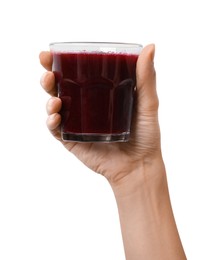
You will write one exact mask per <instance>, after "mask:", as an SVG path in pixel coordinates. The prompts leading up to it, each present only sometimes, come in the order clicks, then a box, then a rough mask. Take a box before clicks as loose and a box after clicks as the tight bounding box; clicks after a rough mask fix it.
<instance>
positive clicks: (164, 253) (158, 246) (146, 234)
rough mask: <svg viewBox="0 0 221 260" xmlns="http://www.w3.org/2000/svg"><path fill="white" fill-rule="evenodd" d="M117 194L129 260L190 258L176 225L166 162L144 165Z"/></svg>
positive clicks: (158, 161)
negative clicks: (184, 248) (185, 252)
mask: <svg viewBox="0 0 221 260" xmlns="http://www.w3.org/2000/svg"><path fill="white" fill-rule="evenodd" d="M112 188H113V190H114V193H115V197H116V201H117V205H118V210H119V216H120V223H121V229H122V236H123V242H124V248H125V254H126V259H127V260H148V259H150V260H158V259H159V260H167V259H168V260H183V259H186V257H185V254H184V251H183V248H182V244H181V241H180V238H179V234H178V231H177V227H176V224H175V220H174V216H173V212H172V208H171V203H170V198H169V192H168V185H167V180H166V174H165V168H164V164H163V162H162V160H157V161H156V162H155V163H153V164H152V165H148V166H146V165H140V167H138V168H137V169H135V170H133V172H132V173H131V174H129V175H128V176H127V180H126V179H125V180H122V183H118V184H117V185H112Z"/></svg>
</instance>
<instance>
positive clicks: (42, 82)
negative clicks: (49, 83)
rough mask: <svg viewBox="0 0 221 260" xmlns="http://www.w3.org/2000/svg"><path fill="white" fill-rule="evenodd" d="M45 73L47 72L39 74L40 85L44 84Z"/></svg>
mask: <svg viewBox="0 0 221 260" xmlns="http://www.w3.org/2000/svg"><path fill="white" fill-rule="evenodd" d="M46 74H47V72H45V73H44V74H43V75H42V76H41V79H40V83H41V85H42V87H43V86H44V83H45V78H46Z"/></svg>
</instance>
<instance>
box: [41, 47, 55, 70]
mask: <svg viewBox="0 0 221 260" xmlns="http://www.w3.org/2000/svg"><path fill="white" fill-rule="evenodd" d="M39 59H40V63H41V65H42V66H43V67H44V68H45V69H46V70H51V69H52V61H53V58H52V54H51V53H50V51H42V52H41V53H40V54H39Z"/></svg>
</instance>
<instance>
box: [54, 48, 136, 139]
mask: <svg viewBox="0 0 221 260" xmlns="http://www.w3.org/2000/svg"><path fill="white" fill-rule="evenodd" d="M52 53H53V72H54V74H55V78H56V84H57V87H58V96H59V97H60V98H61V100H62V110H61V116H62V129H61V132H62V138H63V140H69V141H70V140H71V141H90V142H95V141H103V142H110V141H126V140H128V137H129V133H130V125H131V116H132V108H133V99H134V91H135V84H136V62H137V58H138V54H128V53H110V52H109V53H103V52H52Z"/></svg>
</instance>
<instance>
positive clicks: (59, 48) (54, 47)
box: [49, 41, 143, 54]
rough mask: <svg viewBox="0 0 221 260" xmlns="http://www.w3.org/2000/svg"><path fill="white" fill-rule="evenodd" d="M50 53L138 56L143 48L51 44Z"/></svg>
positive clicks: (117, 44)
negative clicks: (95, 53)
mask: <svg viewBox="0 0 221 260" xmlns="http://www.w3.org/2000/svg"><path fill="white" fill-rule="evenodd" d="M49 47H50V50H51V51H52V52H97V51H98V52H114V53H121V52H122V53H128V52H129V53H134V54H139V53H140V51H141V49H142V48H143V46H142V45H141V44H138V43H126V42H92V41H91V42H90V41H75V42H52V43H50V44H49Z"/></svg>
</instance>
